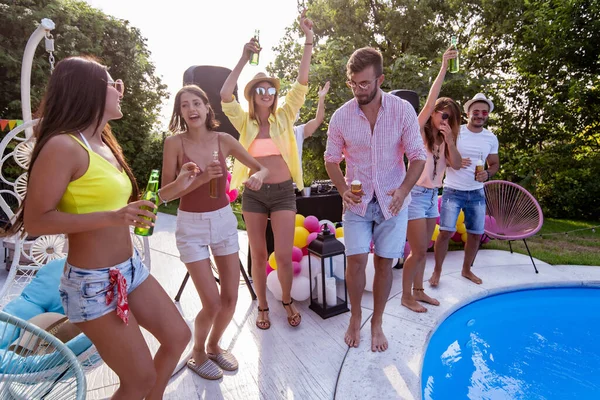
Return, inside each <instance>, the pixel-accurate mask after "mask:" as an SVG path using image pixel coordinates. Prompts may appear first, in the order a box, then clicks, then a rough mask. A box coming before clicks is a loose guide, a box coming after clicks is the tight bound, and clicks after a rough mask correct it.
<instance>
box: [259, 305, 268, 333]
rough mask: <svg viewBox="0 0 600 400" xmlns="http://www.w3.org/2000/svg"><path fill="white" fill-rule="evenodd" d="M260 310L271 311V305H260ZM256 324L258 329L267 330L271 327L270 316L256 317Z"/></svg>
mask: <svg viewBox="0 0 600 400" xmlns="http://www.w3.org/2000/svg"><path fill="white" fill-rule="evenodd" d="M258 312H259V313H261V312H269V307H267V308H260V306H259V307H258ZM256 326H257V327H258V329H262V330H263V331H264V330H267V329H269V328H270V327H271V321H269V317H268V316H267V318H262V319H261V318H256Z"/></svg>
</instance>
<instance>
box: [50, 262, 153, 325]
mask: <svg viewBox="0 0 600 400" xmlns="http://www.w3.org/2000/svg"><path fill="white" fill-rule="evenodd" d="M112 268H117V269H119V270H120V271H121V274H122V275H123V277H124V278H125V280H126V281H127V294H129V293H131V292H133V291H134V290H135V289H136V288H137V287H138V286H140V284H141V283H142V282H144V281H145V280H146V278H148V276H149V275H150V271H148V268H146V266H145V265H144V264H143V263H142V261H141V260H140V258H139V256H138V254H137V252H136V253H135V254H134V255H133V256H132V257H131V258H130V259H128V260H127V261H123V262H122V263H120V264H117V265H115V266H114V267H112ZM109 270H110V268H100V269H84V268H77V267H74V266H72V265H70V264H69V263H68V262H66V263H65V269H64V272H63V275H62V276H61V277H60V286H59V288H58V290H59V292H60V298H61V300H62V305H63V308H64V309H65V315H66V316H67V317H68V318H69V320H70V321H71V322H75V323H76V322H85V321H91V320H94V319H96V318H100V317H102V316H103V315H106V314H108V313H110V312H114V311H116V309H117V297H118V296H117V293H116V290H117V287H116V285H114V286H111V284H110V281H109V275H108V274H109V272H108V271H109ZM111 288H112V290H114V291H115V295H114V296H113V300H112V302H111V303H110V304H106V293H107V292H108V291H109V290H110V289H111Z"/></svg>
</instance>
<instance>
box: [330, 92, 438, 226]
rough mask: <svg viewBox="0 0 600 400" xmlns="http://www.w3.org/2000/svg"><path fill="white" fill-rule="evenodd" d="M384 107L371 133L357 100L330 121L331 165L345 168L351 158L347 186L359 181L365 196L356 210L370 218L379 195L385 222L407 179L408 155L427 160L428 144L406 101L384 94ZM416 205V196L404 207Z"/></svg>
mask: <svg viewBox="0 0 600 400" xmlns="http://www.w3.org/2000/svg"><path fill="white" fill-rule="evenodd" d="M381 94H382V99H381V107H380V108H379V113H378V114H377V120H376V122H375V127H374V129H373V134H371V125H370V124H369V120H368V119H367V117H366V116H365V114H364V113H363V112H362V110H361V109H360V107H359V105H358V103H357V102H356V100H355V99H352V100H350V101H348V102H347V103H346V104H344V105H343V106H341V107H340V108H339V109H338V110H337V111H336V112H335V113H334V114H333V116H332V117H331V120H330V121H329V130H328V131H327V148H326V150H325V161H326V162H331V163H337V164H339V163H340V162H341V161H342V160H343V159H344V158H345V159H346V183H347V184H348V186H350V182H352V181H353V180H355V179H358V180H359V181H360V182H361V183H362V189H363V191H364V192H365V196H364V197H363V198H362V202H361V203H360V204H356V205H353V206H351V207H350V210H351V211H352V212H354V213H355V214H358V215H360V216H363V217H364V215H365V213H366V211H367V205H368V204H369V202H370V201H371V199H372V198H373V193H375V194H376V195H377V202H378V203H379V206H380V207H381V211H382V212H383V215H384V216H385V219H389V218H391V217H392V213H391V212H390V210H389V206H390V203H391V201H392V196H390V195H389V194H388V192H389V191H391V190H395V189H397V188H399V187H400V185H401V184H402V182H403V181H404V177H405V176H406V167H405V165H404V154H405V153H406V156H407V157H408V160H409V161H413V160H426V159H427V156H426V153H425V146H424V144H423V138H422V137H421V133H420V131H419V122H418V120H417V114H416V113H415V110H414V108H413V107H412V106H411V105H410V104H409V103H408V102H407V101H405V100H402V99H401V98H399V97H396V96H394V95H391V94H388V93H385V92H383V91H382V92H381ZM408 204H410V194H409V195H408V196H407V197H406V199H405V200H404V204H403V205H402V209H404V208H406V207H407V206H408Z"/></svg>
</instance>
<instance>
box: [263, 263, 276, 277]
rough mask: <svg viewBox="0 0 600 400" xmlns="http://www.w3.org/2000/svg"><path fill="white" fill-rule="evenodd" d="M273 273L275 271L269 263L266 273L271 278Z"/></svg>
mask: <svg viewBox="0 0 600 400" xmlns="http://www.w3.org/2000/svg"><path fill="white" fill-rule="evenodd" d="M273 271H275V270H274V269H273V268H271V266H270V265H269V263H268V262H267V266H266V267H265V272H266V273H267V276H269V274H270V273H271V272H273Z"/></svg>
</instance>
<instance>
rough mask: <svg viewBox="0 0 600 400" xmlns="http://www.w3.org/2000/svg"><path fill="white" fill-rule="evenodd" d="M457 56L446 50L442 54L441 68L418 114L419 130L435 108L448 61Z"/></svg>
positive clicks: (453, 51)
mask: <svg viewBox="0 0 600 400" xmlns="http://www.w3.org/2000/svg"><path fill="white" fill-rule="evenodd" d="M457 55H458V51H456V50H452V49H448V50H446V51H445V52H444V55H443V56H442V66H441V67H440V72H439V73H438V75H437V77H436V78H435V81H433V85H431V89H429V95H428V96H427V101H426V102H425V106H423V109H422V110H421V112H420V113H419V126H420V127H421V129H423V127H424V126H425V123H426V122H427V120H428V119H429V117H430V116H431V113H432V112H433V108H434V107H435V102H436V100H437V99H438V97H439V95H440V91H441V90H442V84H443V83H444V78H445V77H446V70H447V69H448V60H450V59H452V58H456V56H457Z"/></svg>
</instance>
